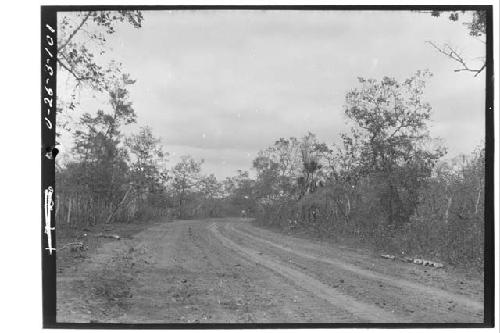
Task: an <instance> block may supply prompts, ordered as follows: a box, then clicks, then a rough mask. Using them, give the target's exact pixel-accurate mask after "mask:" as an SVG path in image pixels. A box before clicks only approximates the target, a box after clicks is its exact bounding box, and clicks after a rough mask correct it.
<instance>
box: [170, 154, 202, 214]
mask: <svg viewBox="0 0 500 333" xmlns="http://www.w3.org/2000/svg"><path fill="white" fill-rule="evenodd" d="M202 163H203V160H201V161H196V160H195V159H194V158H192V157H191V156H182V157H181V161H180V162H179V163H177V164H176V165H175V166H174V167H173V168H172V170H171V174H172V179H171V186H172V188H173V190H174V196H175V198H176V201H177V204H178V205H177V207H178V216H179V218H186V217H187V212H186V205H187V201H188V199H189V198H190V197H192V194H193V193H194V192H196V191H197V190H198V186H199V184H200V178H201V175H200V173H201V165H202Z"/></svg>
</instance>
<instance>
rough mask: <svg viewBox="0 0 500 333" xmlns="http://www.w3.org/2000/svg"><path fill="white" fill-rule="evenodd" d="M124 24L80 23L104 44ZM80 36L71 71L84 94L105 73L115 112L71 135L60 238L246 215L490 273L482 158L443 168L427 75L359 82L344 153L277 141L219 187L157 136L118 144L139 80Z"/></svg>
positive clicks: (63, 173) (64, 108)
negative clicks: (102, 58) (114, 226)
mask: <svg viewBox="0 0 500 333" xmlns="http://www.w3.org/2000/svg"><path fill="white" fill-rule="evenodd" d="M120 15H121V16H112V15H97V14H87V15H85V14H82V18H81V20H82V22H83V24H86V23H87V21H88V20H90V19H93V20H96V21H95V22H97V28H99V27H101V28H102V29H108V30H104V31H103V32H102V33H103V34H105V33H112V32H113V30H109V27H110V26H111V27H112V26H113V24H114V23H117V22H123V21H125V22H127V21H129V22H130V23H132V24H133V25H134V26H135V27H140V23H141V21H142V16H141V14H140V13H137V12H133V13H128V12H123V13H121V14H120ZM120 18H121V21H120ZM63 22H64V21H63ZM99 24H100V25H99ZM81 26H82V25H79V24H75V25H74V26H72V29H73V31H75V30H76V32H78V31H79V30H78V29H80V28H79V27H81ZM75 34H76V33H72V32H67V33H66V34H64V33H63V34H62V36H66V38H69V41H68V42H67V43H66V44H64V42H62V41H60V43H63V44H62V45H66V46H65V52H66V53H67V54H66V55H64V57H69V59H70V60H71V59H73V60H71V61H76V60H75V59H74V58H73V57H75V56H76V55H78V54H81V56H82V57H83V58H84V60H85V61H80V62H79V63H78V66H76V65H74V66H73V67H71V66H70V65H71V61H70V60H68V61H67V63H65V64H66V65H67V66H69V67H68V68H70V69H71V68H73V70H74V71H75V73H72V75H73V76H74V77H75V80H76V81H75V82H76V83H77V84H76V85H79V84H80V83H82V82H86V81H85V80H84V78H86V76H84V73H90V72H91V71H92V70H96V71H97V73H101V74H102V75H97V74H96V75H97V76H93V77H97V78H98V80H97V81H95V82H94V81H92V80H90V81H89V82H87V83H89V84H90V87H91V88H92V89H100V90H102V91H103V92H104V93H106V94H107V95H108V97H109V98H108V100H109V103H108V104H109V106H110V110H111V112H104V111H102V110H95V112H94V113H93V114H91V113H84V114H83V115H82V116H81V117H80V118H79V121H78V122H77V124H76V125H75V126H74V127H73V128H72V131H71V132H72V135H73V143H74V147H73V149H72V151H71V157H72V158H71V159H70V160H69V161H66V162H65V163H64V164H59V165H58V167H57V170H56V192H57V196H56V216H57V224H58V227H59V228H62V229H63V230H64V229H65V228H79V227H86V226H91V225H97V224H106V223H116V222H123V223H129V222H134V223H136V222H139V221H141V220H149V219H154V218H157V217H168V218H172V219H174V218H180V219H190V218H205V217H221V216H241V215H245V216H251V217H255V218H256V221H257V223H260V224H262V225H268V226H273V227H276V228H280V229H284V230H294V229H295V230H309V231H311V232H316V233H321V234H322V235H324V236H325V237H329V238H332V239H338V240H341V239H350V240H354V241H356V242H359V243H365V244H370V245H372V246H375V247H377V248H379V249H384V250H387V251H392V252H393V253H401V252H404V253H407V254H414V255H421V256H426V257H428V258H430V259H431V258H434V259H439V260H441V261H445V262H447V263H451V264H472V265H474V266H475V267H478V268H481V267H482V265H483V247H484V241H483V239H484V176H485V164H484V154H485V151H484V147H479V148H477V150H476V151H474V152H472V153H471V154H470V155H468V156H460V157H458V158H456V159H454V160H453V161H451V162H444V161H443V159H442V157H443V155H444V154H445V148H444V147H443V146H442V145H440V144H439V142H438V141H436V140H434V139H432V138H431V137H429V134H428V131H427V124H428V123H429V121H430V114H431V106H430V105H429V104H428V103H426V102H425V101H424V90H425V84H426V81H427V79H428V78H429V77H430V76H431V74H430V73H429V72H426V71H419V72H417V73H415V75H413V76H412V77H410V78H408V79H407V80H404V81H402V82H398V81H396V80H395V79H393V78H389V77H384V78H383V79H381V80H373V79H364V78H359V84H358V86H357V87H354V88H353V89H352V90H350V91H349V92H347V94H346V98H345V109H344V113H345V116H346V118H347V119H348V120H349V122H350V131H348V132H347V133H344V134H342V135H341V137H340V138H339V140H338V141H339V142H340V144H333V145H331V144H327V143H323V142H319V141H318V139H317V137H316V136H315V135H314V134H313V133H308V134H307V135H305V136H304V137H302V138H293V137H292V138H288V139H285V138H281V139H279V140H278V141H276V142H275V143H274V144H273V145H271V146H270V147H268V148H266V149H263V150H261V151H260V152H259V153H258V155H257V157H256V158H255V159H254V161H253V165H252V167H253V169H254V170H255V172H256V177H255V178H252V177H250V176H249V173H248V172H247V171H242V170H239V171H238V172H237V175H236V176H234V177H230V178H227V179H225V180H218V179H216V177H215V176H214V175H204V174H203V173H202V164H203V161H202V160H196V159H194V158H192V157H190V156H183V157H182V158H181V160H180V161H179V162H178V163H177V164H176V165H174V166H173V167H172V168H167V167H166V165H167V164H166V162H167V160H168V153H167V152H166V148H165V147H163V146H162V145H161V143H160V139H159V138H158V137H156V136H155V135H154V134H153V132H152V130H151V128H149V127H142V128H141V129H140V130H139V131H138V133H136V134H133V135H130V136H124V135H123V134H122V130H123V128H124V127H125V126H128V125H129V124H132V123H135V122H136V121H137V116H136V113H135V110H134V107H133V104H132V102H131V101H130V97H129V93H128V87H129V86H130V85H133V84H134V80H132V79H131V78H130V76H129V75H128V74H127V73H124V72H123V70H122V69H121V68H116V67H113V72H112V71H107V70H105V69H103V67H102V66H97V65H96V64H95V63H93V62H92V61H93V60H92V59H93V57H88V56H85V54H87V55H88V50H87V49H86V48H84V47H83V46H82V45H80V44H78V43H77V42H76V39H73V36H74V35H75ZM97 36H101V35H97ZM102 38H104V37H102ZM60 45H61V44H60ZM72 49H74V50H75V52H76V53H75V52H73V53H72V51H71V50H72ZM79 50H80V51H81V50H84V51H85V52H87V53H85V52H84V51H81V52H83V53H81V52H80V51H79ZM78 52H80V53H78ZM82 54H83V55H82ZM61 61H66V60H61ZM64 68H65V67H63V69H64ZM76 70H78V71H79V72H78V73H77V72H76ZM111 72H112V73H113V75H112V76H108V74H109V73H111ZM89 75H90V74H89ZM79 79H81V80H79ZM74 103H75V101H74V100H71V101H70V102H69V103H67V104H64V103H61V104H60V105H61V108H60V110H59V112H60V113H64V112H71V110H72V109H73V108H74V107H75V104H74ZM332 112H335V111H332ZM249 140H251V138H249Z"/></svg>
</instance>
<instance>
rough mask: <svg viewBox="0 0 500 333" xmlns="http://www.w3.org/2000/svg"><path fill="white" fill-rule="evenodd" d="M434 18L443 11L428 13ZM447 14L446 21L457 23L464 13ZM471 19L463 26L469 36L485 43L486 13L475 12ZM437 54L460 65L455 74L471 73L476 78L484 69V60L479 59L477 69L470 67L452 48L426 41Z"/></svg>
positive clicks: (452, 12) (447, 45)
mask: <svg viewBox="0 0 500 333" xmlns="http://www.w3.org/2000/svg"><path fill="white" fill-rule="evenodd" d="M430 13H431V15H432V16H434V17H440V16H441V14H443V13H445V12H444V11H437V10H433V11H431V12H430ZM447 13H448V14H449V16H448V19H449V20H450V21H453V22H458V21H459V20H460V17H461V16H464V15H465V14H466V11H451V12H447ZM471 15H472V17H471V19H470V21H468V22H464V23H463V25H464V26H465V27H466V28H467V30H468V31H469V35H470V36H471V37H474V38H476V39H478V40H480V41H481V42H482V43H486V41H485V39H484V37H485V36H486V11H485V10H475V11H472V12H471ZM427 43H428V44H429V45H431V46H432V47H433V48H434V49H436V50H437V51H438V52H440V53H442V54H444V55H445V56H447V57H448V58H450V59H451V60H453V61H454V62H456V63H458V64H459V65H460V68H457V69H455V72H462V71H466V72H471V73H474V76H478V75H479V74H480V73H481V72H482V71H483V70H484V69H485V68H486V58H485V57H481V64H480V65H479V66H477V67H475V66H472V65H470V63H469V62H468V61H467V60H465V58H464V56H463V55H462V54H461V53H460V52H459V51H458V50H457V49H456V48H454V47H453V46H451V45H450V44H448V43H444V44H442V45H437V44H436V43H435V42H432V41H427Z"/></svg>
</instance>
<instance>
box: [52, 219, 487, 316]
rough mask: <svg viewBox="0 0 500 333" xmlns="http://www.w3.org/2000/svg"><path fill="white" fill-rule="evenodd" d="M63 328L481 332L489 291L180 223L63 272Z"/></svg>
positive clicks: (253, 235) (395, 265)
mask: <svg viewBox="0 0 500 333" xmlns="http://www.w3.org/2000/svg"><path fill="white" fill-rule="evenodd" d="M57 321H58V322H73V323H75V322H76V323H82V322H83V323H85V322H101V323H102V322H106V323H308V322H309V323H346V322H347V323H370V322H372V323H394V322H396V323H480V322H483V285H482V281H480V280H478V279H470V278H467V277H465V276H461V275H459V274H456V273H453V274H452V273H450V272H448V271H447V270H445V269H435V268H427V267H421V266H417V265H413V264H408V263H402V262H398V261H391V260H385V259H382V258H379V257H377V256H375V255H374V254H370V253H368V252H366V251H363V250H357V249H352V248H346V247H342V246H339V245H335V244H329V243H327V242H320V241H311V240H307V239H303V238H297V237H292V236H287V235H283V234H279V233H275V232H272V231H269V230H266V229H262V228H258V227H255V226H253V225H252V224H251V223H250V220H246V219H211V220H197V221H174V222H163V223H158V224H155V225H154V226H152V227H150V228H149V229H147V230H144V231H142V232H140V233H138V234H136V235H134V236H133V237H131V238H129V239H122V240H120V241H110V242H108V243H106V244H104V245H103V246H102V247H100V248H99V249H98V250H97V252H96V253H94V254H92V255H91V256H90V258H88V259H87V260H85V261H84V262H82V263H80V264H78V265H77V266H74V267H71V268H67V269H65V270H63V271H60V272H59V273H58V277H57Z"/></svg>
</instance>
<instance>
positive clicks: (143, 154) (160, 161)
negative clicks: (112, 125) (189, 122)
mask: <svg viewBox="0 0 500 333" xmlns="http://www.w3.org/2000/svg"><path fill="white" fill-rule="evenodd" d="M160 142H161V141H160V139H159V138H156V137H155V136H154V135H153V132H152V130H151V128H150V127H141V128H140V130H139V133H137V134H134V135H132V136H131V137H129V138H127V139H126V141H125V144H126V146H127V147H128V149H129V151H130V155H131V158H132V164H131V174H132V182H133V183H134V185H135V187H136V191H137V193H138V194H139V202H140V203H141V204H143V203H144V202H147V204H148V205H153V206H162V205H165V182H166V181H167V172H166V170H165V163H166V157H167V155H168V154H167V153H165V152H164V151H163V146H162V145H161V143H160Z"/></svg>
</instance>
